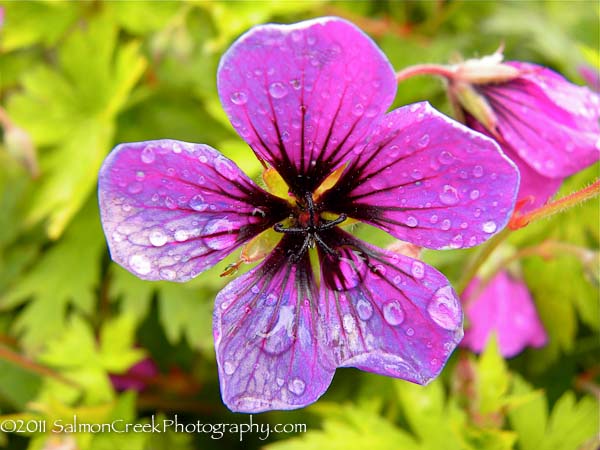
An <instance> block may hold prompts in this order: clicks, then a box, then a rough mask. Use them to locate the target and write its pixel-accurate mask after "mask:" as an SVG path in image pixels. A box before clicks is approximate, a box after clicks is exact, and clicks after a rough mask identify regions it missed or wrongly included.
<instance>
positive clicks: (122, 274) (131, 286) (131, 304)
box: [109, 263, 157, 322]
mask: <svg viewBox="0 0 600 450" xmlns="http://www.w3.org/2000/svg"><path fill="white" fill-rule="evenodd" d="M109 270H110V285H109V286H110V287H109V296H110V297H111V299H113V300H117V299H118V300H119V306H120V311H121V313H122V314H127V315H130V316H132V317H134V318H135V320H136V322H140V321H142V320H143V319H144V318H145V317H146V315H147V313H148V310H149V309H150V302H151V300H152V295H153V293H154V291H155V290H156V288H157V283H151V282H148V281H145V280H141V279H140V278H138V277H136V276H135V275H132V274H131V273H130V272H128V271H127V270H125V269H123V268H122V267H121V266H118V265H117V264H115V263H113V264H111V265H110V269H109Z"/></svg>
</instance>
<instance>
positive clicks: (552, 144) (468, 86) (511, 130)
mask: <svg viewBox="0 0 600 450" xmlns="http://www.w3.org/2000/svg"><path fill="white" fill-rule="evenodd" d="M501 58H502V56H501V54H499V53H497V54H496V55H492V56H490V57H486V58H483V59H481V60H471V61H467V62H465V63H462V64H459V65H457V66H454V67H453V68H452V70H449V71H448V72H447V74H446V76H447V77H448V81H449V83H448V85H449V96H450V99H451V101H452V103H453V104H454V106H455V107H457V108H458V109H459V113H461V114H462V115H463V116H464V119H465V122H466V124H467V125H468V126H469V127H470V128H472V129H474V130H477V131H479V132H482V133H484V134H487V135H488V136H492V137H494V138H495V139H496V140H497V141H498V142H499V143H500V146H501V147H502V149H503V150H504V152H505V153H506V155H507V156H508V157H509V158H510V159H512V160H513V161H514V162H515V163H516V164H517V166H518V167H519V170H520V171H521V188H520V191H519V197H518V201H521V203H523V202H525V203H527V205H526V207H525V208H524V209H532V208H535V207H539V206H542V205H543V204H545V203H546V202H547V201H548V199H549V198H550V197H552V196H553V195H554V194H555V193H556V191H557V190H558V188H559V187H560V184H561V182H562V180H563V179H564V178H565V177H567V176H569V175H572V174H574V173H576V172H579V171H580V170H582V169H584V168H585V167H587V166H589V165H591V164H593V163H594V162H596V161H598V159H600V125H599V122H598V119H599V117H600V99H599V97H598V95H597V94H596V93H594V92H592V91H591V90H590V89H588V88H586V87H582V86H576V85H574V84H572V83H570V82H569V81H567V80H566V79H565V78H563V77H562V76H561V75H559V74H558V73H556V72H554V71H552V70H550V69H547V68H545V67H542V66H539V65H536V64H531V63H524V62H516V61H510V62H505V63H502V62H501ZM527 200H529V201H527Z"/></svg>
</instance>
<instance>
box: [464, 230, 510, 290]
mask: <svg viewBox="0 0 600 450" xmlns="http://www.w3.org/2000/svg"><path fill="white" fill-rule="evenodd" d="M511 231H512V230H510V229H509V228H504V229H503V230H502V231H501V232H500V233H498V234H496V235H495V236H494V237H492V238H491V239H490V240H489V241H487V242H486V243H485V244H484V245H482V246H481V247H479V251H478V252H477V254H476V255H475V257H474V259H472V260H471V262H470V263H469V265H468V266H467V268H466V269H465V271H464V272H463V276H462V277H461V279H460V280H459V281H458V284H457V285H456V291H457V292H458V294H459V295H462V294H463V292H464V290H465V288H466V287H467V285H468V284H469V282H470V281H471V280H472V279H473V277H475V275H477V272H478V271H479V268H480V267H481V265H482V264H483V263H484V262H485V261H486V260H487V259H488V257H489V256H490V255H491V254H492V252H493V251H494V250H495V249H496V248H497V247H498V246H499V245H500V244H501V243H502V242H504V240H505V239H506V238H507V237H508V236H509V235H510V233H511Z"/></svg>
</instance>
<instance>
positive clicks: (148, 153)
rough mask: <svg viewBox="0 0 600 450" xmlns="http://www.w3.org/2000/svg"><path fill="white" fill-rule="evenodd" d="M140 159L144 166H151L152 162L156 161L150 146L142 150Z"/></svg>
mask: <svg viewBox="0 0 600 450" xmlns="http://www.w3.org/2000/svg"><path fill="white" fill-rule="evenodd" d="M140 159H141V160H142V162H143V163H145V164H152V163H153V162H154V160H155V159H156V155H155V154H154V150H153V149H152V147H151V146H148V147H146V148H144V150H142V153H141V155H140Z"/></svg>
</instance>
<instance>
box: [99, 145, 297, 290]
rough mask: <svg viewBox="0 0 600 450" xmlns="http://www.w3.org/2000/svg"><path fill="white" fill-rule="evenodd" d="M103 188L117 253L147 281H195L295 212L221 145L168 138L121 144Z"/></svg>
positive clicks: (106, 168) (107, 228) (103, 173)
mask: <svg viewBox="0 0 600 450" xmlns="http://www.w3.org/2000/svg"><path fill="white" fill-rule="evenodd" d="M98 192H99V202H100V214H101V218H102V226H103V228H104V233H105V234H106V239H107V241H108V246H109V249H110V252H111V257H112V259H113V260H114V261H115V262H117V263H118V264H120V265H121V266H123V267H124V268H126V269H127V270H129V271H131V272H132V273H134V274H135V275H137V276H138V277H140V278H143V279H145V280H171V281H186V280H189V279H190V278H192V277H194V276H196V275H197V274H198V273H200V272H202V271H203V270H206V269H208V268H209V267H211V266H212V265H213V264H215V263H216V262H218V261H220V260H221V259H222V258H224V257H225V256H227V255H228V254H229V253H230V252H231V251H233V250H234V249H235V248H237V247H238V246H240V245H241V244H243V243H244V242H246V241H247V240H249V239H250V238H252V237H254V236H255V235H256V234H258V233H259V232H261V231H262V230H264V229H266V228H268V227H269V226H271V225H272V224H273V223H275V222H276V221H277V220H281V218H283V217H285V216H286V214H287V212H286V206H285V202H284V201H283V200H281V199H278V198H276V197H273V196H272V195H270V194H268V193H267V192H265V191H263V190H262V189H260V188H259V187H258V186H256V185H255V184H254V183H253V182H252V181H251V180H250V179H249V178H248V177H247V176H246V175H244V173H243V172H241V171H240V169H239V168H238V167H237V166H236V165H235V164H234V163H233V162H232V161H230V160H229V159H227V158H225V157H224V156H223V155H221V154H220V153H219V152H218V151H216V150H215V149H213V148H211V147H209V146H207V145H203V144H189V143H186V142H180V141H174V140H168V139H164V140H158V141H147V142H136V143H129V144H121V145H119V146H117V147H115V149H114V150H113V151H112V153H111V154H110V155H109V156H108V157H107V158H106V160H105V162H104V164H103V166H102V168H101V170H100V177H99V188H98Z"/></svg>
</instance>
